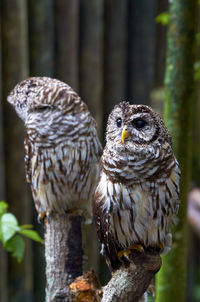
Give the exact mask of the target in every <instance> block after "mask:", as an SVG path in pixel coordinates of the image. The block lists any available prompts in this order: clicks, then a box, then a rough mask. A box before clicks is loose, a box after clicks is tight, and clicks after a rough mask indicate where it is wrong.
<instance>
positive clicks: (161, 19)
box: [155, 12, 170, 26]
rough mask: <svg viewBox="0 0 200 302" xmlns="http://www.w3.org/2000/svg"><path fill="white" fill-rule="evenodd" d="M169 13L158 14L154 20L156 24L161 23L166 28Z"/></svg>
mask: <svg viewBox="0 0 200 302" xmlns="http://www.w3.org/2000/svg"><path fill="white" fill-rule="evenodd" d="M169 18H170V17H169V13H168V12H163V13H161V14H159V15H158V16H157V17H156V18H155V20H156V23H161V24H162V25H164V26H166V25H168V24H169Z"/></svg>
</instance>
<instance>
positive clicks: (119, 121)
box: [116, 117, 122, 128]
mask: <svg viewBox="0 0 200 302" xmlns="http://www.w3.org/2000/svg"><path fill="white" fill-rule="evenodd" d="M116 124H117V127H118V128H120V127H121V125H122V119H121V117H118V119H117V120H116Z"/></svg>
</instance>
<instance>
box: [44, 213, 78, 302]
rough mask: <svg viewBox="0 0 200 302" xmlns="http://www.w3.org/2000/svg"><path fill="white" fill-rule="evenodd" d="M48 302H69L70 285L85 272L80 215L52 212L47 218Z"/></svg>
mask: <svg viewBox="0 0 200 302" xmlns="http://www.w3.org/2000/svg"><path fill="white" fill-rule="evenodd" d="M45 258H46V279H47V285H46V302H61V301H62V302H68V301H69V288H68V286H69V284H70V283H72V281H73V280H74V279H75V278H76V277H77V276H80V275H81V274H82V238H81V217H80V216H74V215H69V214H66V215H65V214H63V215H60V214H56V213H52V214H51V216H50V218H49V220H46V221H45Z"/></svg>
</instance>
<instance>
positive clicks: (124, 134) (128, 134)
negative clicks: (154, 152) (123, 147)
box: [121, 125, 130, 144]
mask: <svg viewBox="0 0 200 302" xmlns="http://www.w3.org/2000/svg"><path fill="white" fill-rule="evenodd" d="M129 136H130V133H129V132H128V130H127V126H126V125H125V126H124V128H123V130H122V136H121V139H122V143H123V144H124V140H125V138H127V137H129Z"/></svg>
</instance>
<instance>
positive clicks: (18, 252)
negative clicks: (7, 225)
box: [5, 235, 25, 262]
mask: <svg viewBox="0 0 200 302" xmlns="http://www.w3.org/2000/svg"><path fill="white" fill-rule="evenodd" d="M5 249H6V250H7V251H8V252H11V253H12V257H14V258H17V261H18V262H21V261H22V258H23V256H24V249H25V243H24V239H23V238H22V237H21V236H19V235H15V236H14V237H12V238H11V239H10V240H8V241H7V242H6V244H5Z"/></svg>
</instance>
